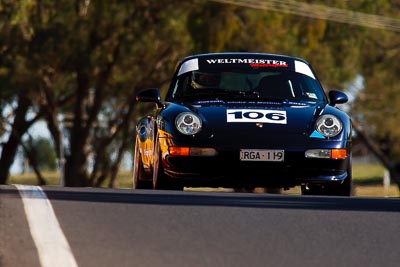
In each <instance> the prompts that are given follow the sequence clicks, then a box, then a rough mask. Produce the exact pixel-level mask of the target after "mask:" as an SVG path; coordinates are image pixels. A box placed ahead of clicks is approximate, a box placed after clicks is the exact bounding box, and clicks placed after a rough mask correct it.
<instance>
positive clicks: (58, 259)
mask: <svg viewBox="0 0 400 267" xmlns="http://www.w3.org/2000/svg"><path fill="white" fill-rule="evenodd" d="M15 186H16V187H17V189H18V191H19V194H20V195H21V198H22V201H23V203H24V209H25V214H26V217H27V219H28V223H29V228H30V230H31V235H32V238H33V241H34V242H35V244H36V248H37V250H38V253H39V259H40V263H41V265H42V267H54V266H57V267H77V266H78V264H77V263H76V261H75V258H74V255H73V254H72V251H71V248H70V246H69V244H68V241H67V239H66V238H65V236H64V234H63V232H62V230H61V227H60V224H59V223H58V220H57V217H56V215H55V214H54V210H53V207H52V206H51V203H50V201H49V200H48V199H47V197H46V194H45V193H44V192H43V190H42V189H41V188H40V187H39V186H30V185H15Z"/></svg>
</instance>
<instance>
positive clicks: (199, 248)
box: [0, 185, 400, 267]
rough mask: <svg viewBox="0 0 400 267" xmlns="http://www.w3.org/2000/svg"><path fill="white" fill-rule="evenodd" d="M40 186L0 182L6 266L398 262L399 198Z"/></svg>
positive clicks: (385, 266) (0, 235)
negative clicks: (59, 251)
mask: <svg viewBox="0 0 400 267" xmlns="http://www.w3.org/2000/svg"><path fill="white" fill-rule="evenodd" d="M42 189H43V191H44V192H45V194H42V195H40V194H34V193H35V192H36V190H40V188H39V189H38V188H37V187H34V188H30V189H27V188H25V189H21V188H20V190H17V188H16V187H15V186H11V185H2V186H0V266H1V267H14V266H16V267H23V266H29V267H35V266H57V267H59V266H81V267H90V266H96V267H101V266H107V267H109V266H115V267H117V266H118V267H119V266H174V267H177V266H207V267H208V266H211V267H212V266H218V267H222V266H229V267H234V266H246V267H248V266H274V267H276V266H307V267H310V266H324V267H328V266H335V267H337V266H352V267H353V266H363V267H367V266H379V267H389V266H396V267H397V266H399V264H400V238H399V232H400V199H399V198H361V197H350V198H349V197H315V196H297V195H274V194H251V193H226V192H193V191H183V192H178V191H153V190H136V191H132V190H128V189H120V190H112V189H98V188H57V187H43V188H42ZM21 191H24V192H25V193H23V194H25V197H24V201H22V200H21V196H23V194H22V195H21ZM28 191H29V192H28ZM32 192H33V193H32ZM29 193H32V194H29ZM41 196H45V198H46V199H42V198H41ZM47 199H48V200H49V202H46V201H47ZM35 200H37V201H38V202H35ZM34 202H35V203H36V204H32V203H34ZM39 203H42V204H43V203H45V205H44V206H40V208H39V206H35V205H40V204H39ZM46 203H47V204H46ZM49 203H51V204H49ZM29 206H30V207H31V208H32V207H33V210H32V209H31V212H32V211H33V213H31V215H30V216H31V218H30V217H29V215H28V214H29V208H28V207H29ZM35 207H36V208H35ZM35 209H36V210H35ZM47 209H49V210H50V209H51V210H53V211H54V214H55V217H54V218H52V215H51V213H50V212H49V213H46V212H45V210H47ZM32 214H33V216H32ZM29 218H30V219H29ZM28 220H29V222H28ZM35 220H37V221H38V222H39V223H37V226H36V227H37V228H42V231H43V229H44V232H41V234H39V237H37V235H38V234H37V232H35V230H34V229H35V226H34V224H33V222H32V221H35ZM55 221H56V222H58V225H59V229H60V232H57V231H56V228H57V227H55V226H54V225H55V224H56V223H55ZM35 233H36V234H35ZM34 236H36V238H37V239H40V238H41V237H42V238H43V237H45V238H44V243H42V245H40V244H39V241H37V239H35V237H34ZM61 236H62V237H63V238H65V239H66V240H65V242H66V243H65V244H64V243H61V245H59V244H58V245H57V244H56V243H58V242H59V240H62V239H63V238H62V237H61ZM68 245H69V252H70V253H69V254H68V253H64V254H62V255H63V256H56V257H55V258H56V259H55V260H57V259H58V260H59V261H61V263H54V262H53V263H51V262H50V263H49V262H47V263H46V257H50V256H46V255H49V254H50V252H51V250H52V248H57V247H60V248H61V249H64V250H65V251H66V250H68V249H65V248H66V247H68ZM46 253H49V254H46ZM54 255H60V254H54ZM65 255H67V256H69V257H72V260H71V259H65V258H64V259H62V260H60V258H62V257H64V256H65Z"/></svg>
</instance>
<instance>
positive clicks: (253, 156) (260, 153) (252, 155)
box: [240, 149, 285, 161]
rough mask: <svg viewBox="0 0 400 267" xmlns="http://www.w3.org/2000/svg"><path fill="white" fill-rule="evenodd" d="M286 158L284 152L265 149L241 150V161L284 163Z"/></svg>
mask: <svg viewBox="0 0 400 267" xmlns="http://www.w3.org/2000/svg"><path fill="white" fill-rule="evenodd" d="M284 158H285V151H284V150H277V149H273V150H265V149H241V150H240V160H241V161H283V160H284Z"/></svg>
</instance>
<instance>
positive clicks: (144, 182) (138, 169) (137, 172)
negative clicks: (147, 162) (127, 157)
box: [133, 139, 151, 189]
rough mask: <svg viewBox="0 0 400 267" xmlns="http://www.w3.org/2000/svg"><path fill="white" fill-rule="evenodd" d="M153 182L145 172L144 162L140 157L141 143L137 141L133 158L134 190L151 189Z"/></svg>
mask: <svg viewBox="0 0 400 267" xmlns="http://www.w3.org/2000/svg"><path fill="white" fill-rule="evenodd" d="M150 188H151V180H149V179H148V177H147V176H146V174H145V172H144V168H143V162H142V159H141V156H140V148H139V142H138V140H137V139H136V142H135V153H134V156H133V189H150Z"/></svg>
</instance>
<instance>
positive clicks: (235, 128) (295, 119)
mask: <svg viewBox="0 0 400 267" xmlns="http://www.w3.org/2000/svg"><path fill="white" fill-rule="evenodd" d="M324 107H325V105H324V103H321V102H290V101H284V102H249V101H240V102H223V101H199V102H194V103H191V104H190V105H189V109H191V110H192V111H193V112H194V113H196V114H198V115H199V116H200V117H201V118H202V120H203V130H202V131H201V134H200V135H199V136H203V137H205V136H207V137H208V138H209V141H211V140H214V141H216V142H219V143H224V142H232V140H235V142H236V143H241V142H243V144H248V143H249V139H253V140H254V142H255V143H258V144H259V143H260V142H261V143H269V144H271V143H273V142H279V143H281V141H282V140H286V141H287V140H290V142H293V143H296V142H302V141H303V140H305V139H308V137H309V135H310V133H311V132H312V131H313V129H314V122H315V119H316V118H317V117H318V116H319V114H321V113H322V111H323V109H324ZM256 140H257V141H256ZM261 140H264V141H261Z"/></svg>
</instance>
